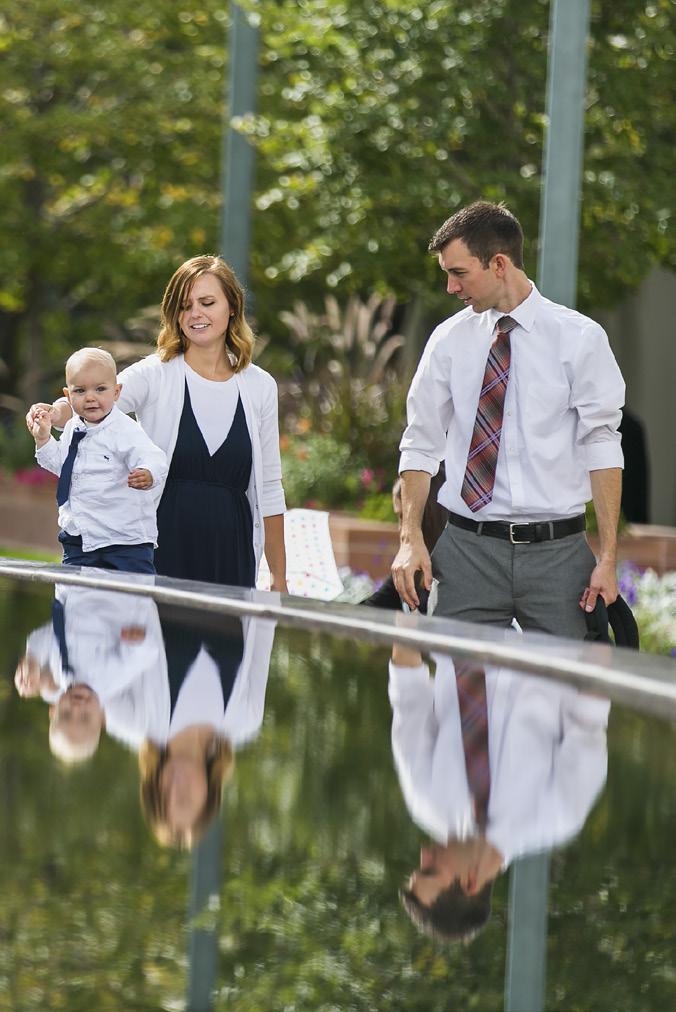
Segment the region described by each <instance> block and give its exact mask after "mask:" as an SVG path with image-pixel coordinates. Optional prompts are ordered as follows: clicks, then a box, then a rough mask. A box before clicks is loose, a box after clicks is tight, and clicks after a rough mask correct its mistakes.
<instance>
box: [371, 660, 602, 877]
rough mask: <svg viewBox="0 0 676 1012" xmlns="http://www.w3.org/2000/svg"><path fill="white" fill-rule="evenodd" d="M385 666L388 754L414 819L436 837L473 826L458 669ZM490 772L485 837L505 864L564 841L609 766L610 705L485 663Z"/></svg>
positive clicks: (462, 834)
mask: <svg viewBox="0 0 676 1012" xmlns="http://www.w3.org/2000/svg"><path fill="white" fill-rule="evenodd" d="M435 660H436V664H437V670H436V675H435V677H434V678H432V677H431V676H430V672H429V668H428V667H427V665H426V664H421V665H420V667H417V668H406V667H399V666H397V665H394V664H390V683H389V694H390V703H391V705H392V712H393V721H392V752H393V755H394V760H395V765H396V768H397V773H398V776H399V783H400V785H401V789H402V793H403V795H404V800H405V802H406V807H407V808H408V810H409V812H410V813H411V817H412V818H413V820H414V821H415V822H416V824H417V825H419V826H420V827H421V828H422V829H423V830H424V831H425V832H427V833H429V835H430V836H431V837H433V838H434V839H435V840H436V841H437V842H439V843H442V844H445V843H447V842H448V840H449V839H463V838H466V837H468V836H472V835H475V834H476V833H477V826H476V824H475V820H474V806H473V802H472V797H471V794H470V789H469V785H468V782H467V771H466V761H465V752H464V748H463V742H462V730H461V723H460V708H459V703H458V690H457V683H456V679H455V670H454V668H453V662H452V660H451V659H450V658H449V657H447V656H441V655H439V656H436V657H435ZM486 697H487V705H488V753H489V765H490V773H491V783H490V794H489V799H488V823H487V826H486V837H487V838H488V840H489V841H490V842H491V843H492V844H493V846H494V847H496V848H497V849H498V850H499V851H500V853H501V854H502V856H503V864H504V866H506V865H508V864H510V862H511V861H512V860H513V859H514V858H516V857H521V856H523V855H524V854H530V853H534V852H536V851H539V850H546V849H549V848H551V847H554V846H556V845H559V844H562V843H565V842H566V841H567V840H569V839H571V838H572V837H573V836H575V835H576V834H577V833H578V832H579V831H580V829H581V828H582V826H583V825H584V822H585V819H586V818H587V815H588V813H589V810H590V809H591V807H592V805H593V803H594V801H595V799H596V797H597V796H598V794H599V792H600V790H601V788H602V787H603V785H604V783H605V780H606V774H607V767H608V752H607V742H606V729H607V723H608V713H609V710H610V703H609V702H608V700H607V699H601V698H598V697H595V696H588V695H585V694H584V693H582V692H579V691H578V690H577V689H574V688H572V687H571V686H568V685H564V684H562V683H561V682H556V681H554V680H553V679H545V678H536V677H533V676H530V675H522V674H518V673H517V672H514V671H511V670H508V669H507V668H487V669H486Z"/></svg>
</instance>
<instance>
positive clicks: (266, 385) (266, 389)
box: [117, 354, 286, 571]
mask: <svg viewBox="0 0 676 1012" xmlns="http://www.w3.org/2000/svg"><path fill="white" fill-rule="evenodd" d="M234 378H235V382H236V383H237V387H238V389H239V394H240V397H241V398H242V405H243V407H244V414H245V416H246V423H247V427H248V429H249V435H250V437H251V445H252V449H253V467H252V469H251V480H250V482H249V487H248V489H247V498H248V500H249V505H250V507H251V516H252V517H253V546H254V553H255V556H256V571H258V564H259V563H260V560H261V556H262V554H263V547H264V544H265V527H264V524H263V518H264V517H269V516H276V515H277V514H279V513H284V511H285V508H286V506H285V502H284V489H283V488H282V463H281V459H280V454H279V422H278V418H277V384H276V383H275V381H274V379H273V378H272V376H271V375H270V373H267V372H265V371H264V370H263V369H261V368H259V366H257V365H249V366H247V368H246V369H243V370H242V371H241V372H238V373H235V377H234ZM118 382H120V383H121V384H122V393H121V394H120V399H119V401H118V402H117V404H118V407H119V408H120V410H122V411H124V412H127V413H129V412H131V411H133V412H134V413H135V414H136V417H137V419H138V421H139V422H140V424H141V426H142V428H143V430H144V431H145V432H146V433H147V435H148V436H149V437H150V438H151V439H152V441H153V442H154V443H156V444H157V445H158V446H159V447H160V448H161V449H162V450H164V452H165V453H166V455H167V458H168V459H169V461H170V462H171V458H172V455H173V452H174V447H175V446H176V440H177V438H178V425H179V422H180V420H181V412H182V411H183V401H184V397H185V364H184V360H183V355H177V356H176V357H175V358H172V359H171V360H170V361H169V362H162V361H160V359H159V357H158V355H157V354H154V355H149V356H148V357H147V358H144V359H142V360H141V361H140V362H135V363H134V364H133V365H130V366H128V368H126V369H123V370H122V372H121V373H120V375H119V376H118ZM161 492H162V489H161V488H160V489H159V490H158V491H157V492H156V498H157V501H158V502H159V498H160V495H161Z"/></svg>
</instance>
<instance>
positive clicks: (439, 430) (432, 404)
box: [399, 331, 453, 475]
mask: <svg viewBox="0 0 676 1012" xmlns="http://www.w3.org/2000/svg"><path fill="white" fill-rule="evenodd" d="M441 336H442V335H441V334H440V333H439V332H437V331H435V332H434V333H433V334H432V336H431V337H430V340H429V341H428V343H427V347H426V348H425V351H424V352H423V356H422V358H421V360H420V364H419V365H418V368H417V370H416V374H415V376H414V377H413V381H412V383H411V387H410V389H409V392H408V397H407V400H406V417H407V425H406V429H405V430H404V434H403V436H402V438H401V443H400V444H399V449H400V451H401V456H400V458H399V473H400V474H401V473H402V471H426V472H427V473H428V474H431V475H435V474H436V473H437V471H438V470H439V462H440V461H441V460H443V458H444V456H445V453H446V434H447V432H448V426H449V425H450V422H451V418H452V417H453V401H452V399H451V389H450V385H449V381H448V370H449V369H450V363H449V362H446V361H445V357H444V347H443V345H442V344H441V341H440V338H441Z"/></svg>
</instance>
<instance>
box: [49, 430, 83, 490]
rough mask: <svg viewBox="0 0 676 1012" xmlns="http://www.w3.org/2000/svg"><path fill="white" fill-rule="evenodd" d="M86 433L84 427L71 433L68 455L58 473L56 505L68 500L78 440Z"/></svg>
mask: <svg viewBox="0 0 676 1012" xmlns="http://www.w3.org/2000/svg"><path fill="white" fill-rule="evenodd" d="M86 435H87V430H86V429H76V430H75V432H74V433H73V438H72V439H71V441H70V446H69V447H68V455H67V457H66V459H65V460H64V462H63V467H62V468H61V474H60V475H59V484H58V485H57V486H56V502H57V505H59V506H63V504H64V503H65V502H67V501H68V496H69V495H70V480H71V478H72V477H73V464H74V463H75V458H76V456H77V449H78V446H79V445H80V442H81V441H82V440H83V439H84V437H85V436H86Z"/></svg>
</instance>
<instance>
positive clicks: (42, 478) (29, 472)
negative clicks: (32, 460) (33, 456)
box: [14, 467, 58, 487]
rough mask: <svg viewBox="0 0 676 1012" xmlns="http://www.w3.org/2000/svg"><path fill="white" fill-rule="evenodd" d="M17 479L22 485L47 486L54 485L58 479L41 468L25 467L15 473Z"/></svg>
mask: <svg viewBox="0 0 676 1012" xmlns="http://www.w3.org/2000/svg"><path fill="white" fill-rule="evenodd" d="M14 477H15V479H16V480H17V481H18V482H19V483H20V484H21V485H32V486H38V487H39V486H45V485H53V484H54V483H55V482H56V481H58V478H57V477H56V475H55V474H52V473H51V471H45V470H43V468H41V467H23V468H21V469H20V470H18V471H15V472H14Z"/></svg>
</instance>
